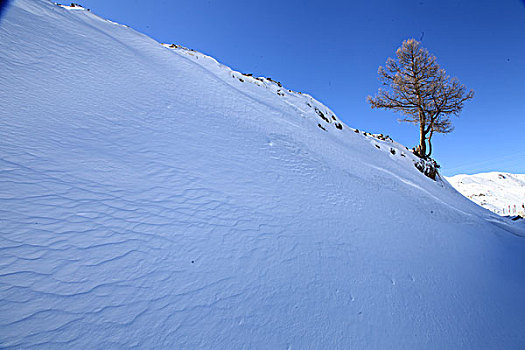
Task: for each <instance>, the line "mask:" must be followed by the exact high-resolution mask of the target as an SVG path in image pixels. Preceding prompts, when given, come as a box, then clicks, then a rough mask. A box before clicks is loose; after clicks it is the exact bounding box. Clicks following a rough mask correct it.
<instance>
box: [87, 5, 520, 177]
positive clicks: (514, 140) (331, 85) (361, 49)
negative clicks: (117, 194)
mask: <svg viewBox="0 0 525 350" xmlns="http://www.w3.org/2000/svg"><path fill="white" fill-rule="evenodd" d="M79 1H81V2H80V3H81V4H82V5H84V6H85V7H88V8H90V9H91V10H92V11H93V12H94V13H96V14H98V15H100V16H102V17H105V18H108V19H111V20H113V21H116V22H119V23H122V24H127V25H129V26H131V27H132V28H134V29H136V30H138V31H140V32H142V33H145V34H147V35H149V36H151V37H153V38H154V39H156V40H157V41H159V42H169V43H177V44H181V45H184V46H187V47H190V48H193V49H196V50H198V51H201V52H203V53H206V54H208V55H211V56H213V57H215V58H216V59H217V60H219V61H220V62H222V63H224V64H226V65H228V66H230V67H232V68H233V69H235V70H239V71H242V72H245V73H254V74H255V75H262V76H269V77H272V78H274V79H276V80H279V81H281V82H282V83H283V84H284V85H285V86H286V87H287V88H291V89H293V90H297V91H304V92H308V93H310V94H311V95H313V96H314V97H315V98H317V99H318V100H320V101H322V102H323V103H325V104H326V105H327V106H329V107H330V108H331V109H332V110H333V111H334V112H335V113H336V114H337V115H338V116H339V117H340V118H341V119H342V120H343V121H344V122H345V123H347V124H348V125H349V126H351V127H355V128H358V129H362V130H367V131H370V132H374V133H379V132H380V133H384V134H388V135H390V136H392V137H393V138H394V139H395V140H396V141H399V142H401V143H403V144H405V145H406V146H409V147H412V146H414V145H416V144H417V142H418V130H417V129H416V128H415V127H414V126H412V125H409V124H406V123H398V122H397V118H398V115H396V114H394V113H392V112H389V111H378V110H372V109H371V108H370V107H369V105H368V104H367V102H366V96H367V95H369V94H374V93H375V92H376V90H377V88H378V87H379V82H378V81H377V68H378V66H379V65H383V64H384V62H385V60H386V59H387V58H388V57H393V56H394V52H395V50H396V49H397V48H398V47H399V46H400V44H401V42H402V41H403V40H404V39H407V38H411V37H413V38H416V39H421V38H422V42H423V46H425V47H426V48H428V49H429V51H430V52H431V53H433V54H435V55H436V56H437V58H438V62H439V63H440V64H441V66H442V67H444V68H445V69H446V70H447V71H448V73H449V74H450V75H452V76H457V77H458V78H459V79H460V81H461V82H462V83H463V84H465V85H466V86H467V88H472V89H474V90H475V92H476V96H475V98H474V100H472V101H470V102H468V103H467V104H466V106H465V109H464V110H463V113H462V114H461V116H460V117H459V118H455V120H454V124H455V128H456V129H455V131H454V132H452V133H451V134H447V135H435V137H434V142H433V144H434V157H435V158H436V159H437V161H438V162H439V163H440V164H441V165H442V173H444V174H445V175H454V174H457V173H476V172H484V171H508V172H514V173H525V2H524V1H520V0H477V1H474V0H471V1H467V0H440V1H430V0H401V1H391V0H366V1H365V0H363V1H351V0H347V1H329V0H323V1H317V0H316V1H305V0H303V1H296V0H285V1H283V0H264V1H259V0H253V1H251V0H220V1H219V0H202V1H200V0H174V1H169V0H148V1H143V0H79Z"/></svg>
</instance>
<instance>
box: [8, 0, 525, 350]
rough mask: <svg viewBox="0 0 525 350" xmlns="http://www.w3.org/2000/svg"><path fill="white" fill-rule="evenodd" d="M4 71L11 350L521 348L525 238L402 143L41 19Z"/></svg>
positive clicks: (78, 18)
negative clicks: (428, 171) (419, 164)
mask: <svg viewBox="0 0 525 350" xmlns="http://www.w3.org/2000/svg"><path fill="white" fill-rule="evenodd" d="M174 40H176V38H174ZM0 67H1V68H0V69H1V74H0V91H1V93H0V105H1V106H2V108H1V109H0V174H1V176H0V210H1V216H0V252H1V254H0V348H16V349H19V348H23V349H26V348H69V349H113V348H131V347H135V348H141V349H152V348H165V349H196V348H199V349H309V348H311V349H363V348H367V349H394V348H395V349H407V348H417V349H432V348H434V349H459V348H470V349H478V348H493V349H494V348H513V349H517V348H523V347H525V333H524V332H523V327H522V325H523V324H524V323H525V298H524V297H523V296H524V295H525V238H524V237H523V236H525V227H524V226H523V225H522V224H521V223H516V222H511V221H510V220H507V219H506V218H502V217H499V216H497V215H494V214H492V213H491V212H489V211H486V210H483V209H482V208H479V206H477V205H476V204H474V203H472V202H471V201H469V200H468V199H466V198H465V197H463V196H461V195H460V194H459V193H458V192H457V191H456V190H454V188H452V187H451V186H450V185H449V184H448V182H446V181H444V180H441V179H439V178H438V179H437V181H433V180H431V179H429V178H427V177H426V176H424V175H423V174H422V173H420V172H419V171H418V170H417V169H416V168H415V167H414V162H415V161H417V160H416V159H415V158H414V156H413V155H412V154H411V153H410V152H409V151H407V149H406V148H405V147H404V146H402V145H399V144H397V143H394V142H392V141H390V140H389V139H388V138H384V137H373V136H372V135H369V134H366V135H365V134H363V133H362V132H359V131H357V130H354V129H352V128H350V127H348V126H346V125H344V124H343V123H342V122H341V121H340V120H339V118H338V117H337V116H336V115H335V114H334V113H333V112H332V111H330V109H328V108H327V107H326V106H324V105H323V104H322V103H320V102H318V101H316V100H314V99H313V98H312V97H310V96H308V95H306V94H300V93H296V92H292V91H289V90H287V89H286V88H285V87H284V86H282V85H283V84H281V83H278V82H276V81H274V80H270V79H266V78H258V77H252V76H248V75H243V74H241V73H237V72H235V71H232V70H230V69H229V68H227V67H225V66H223V65H221V64H219V63H217V61H215V60H214V59H212V58H210V57H207V56H206V55H203V54H201V53H198V52H195V51H191V50H187V49H184V48H181V47H179V46H176V45H174V46H172V45H162V44H160V43H158V42H156V41H154V40H152V39H151V38H148V37H146V36H144V35H142V34H140V33H137V32H135V31H134V30H132V29H131V28H128V27H126V26H122V25H118V24H115V23H113V22H110V21H107V20H104V19H101V18H99V17H97V16H96V15H95V14H93V13H92V12H89V11H87V10H84V9H82V8H78V7H72V8H71V7H61V6H57V5H54V4H53V3H52V2H49V1H47V0H14V1H13V2H12V3H11V4H10V5H9V6H8V7H7V8H6V9H5V10H4V12H3V18H1V19H0ZM381 139H384V140H381Z"/></svg>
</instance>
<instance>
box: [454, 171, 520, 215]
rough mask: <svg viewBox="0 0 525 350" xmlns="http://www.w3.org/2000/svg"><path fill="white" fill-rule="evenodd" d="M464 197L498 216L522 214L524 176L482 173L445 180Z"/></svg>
mask: <svg viewBox="0 0 525 350" xmlns="http://www.w3.org/2000/svg"><path fill="white" fill-rule="evenodd" d="M447 180H448V182H450V184H451V185H452V186H454V187H455V188H456V189H457V190H458V191H459V192H460V193H461V194H463V195H464V196H465V197H467V198H470V199H471V200H472V201H474V202H475V203H477V204H479V205H481V206H482V207H484V208H487V209H489V210H491V211H493V212H495V213H497V214H500V215H512V214H518V213H519V212H523V207H522V206H523V205H525V174H510V173H498V172H492V173H482V174H474V175H463V174H462V175H456V176H452V177H448V178H447Z"/></svg>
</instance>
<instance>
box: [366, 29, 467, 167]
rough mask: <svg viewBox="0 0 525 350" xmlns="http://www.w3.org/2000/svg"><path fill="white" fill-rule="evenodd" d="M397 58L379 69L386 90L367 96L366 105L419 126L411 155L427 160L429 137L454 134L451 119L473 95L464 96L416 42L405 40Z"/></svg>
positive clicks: (462, 91)
mask: <svg viewBox="0 0 525 350" xmlns="http://www.w3.org/2000/svg"><path fill="white" fill-rule="evenodd" d="M396 56H397V60H394V59H392V58H389V59H388V60H387V61H386V65H385V68H383V67H379V69H378V74H379V80H380V81H381V82H382V83H383V85H384V86H387V87H388V88H387V89H386V90H384V89H381V88H380V89H379V91H378V92H377V94H376V96H374V97H372V96H368V102H369V103H370V105H371V107H372V108H384V109H392V110H394V111H395V112H399V113H401V114H402V115H403V118H402V119H400V121H403V122H409V123H414V124H419V145H418V146H417V147H416V148H415V150H414V153H415V154H417V155H418V156H419V157H421V158H428V157H430V155H431V154H432V141H431V140H432V135H433V134H434V133H449V132H451V131H452V130H453V127H452V122H451V121H450V116H451V115H456V116H457V115H459V113H460V112H461V110H462V109H463V103H464V102H465V101H467V100H469V99H471V98H472V97H474V91H472V90H470V91H469V92H467V91H466V88H465V86H463V85H461V84H460V83H459V81H458V80H457V78H450V77H449V76H448V75H447V73H446V72H445V70H444V69H442V68H440V67H439V65H438V64H437V62H436V57H435V56H432V55H431V54H429V52H428V51H427V50H426V49H424V48H422V47H421V44H420V43H419V42H418V41H416V40H415V39H408V40H405V41H404V42H403V45H401V47H400V48H399V49H397V51H396ZM427 142H428V147H427Z"/></svg>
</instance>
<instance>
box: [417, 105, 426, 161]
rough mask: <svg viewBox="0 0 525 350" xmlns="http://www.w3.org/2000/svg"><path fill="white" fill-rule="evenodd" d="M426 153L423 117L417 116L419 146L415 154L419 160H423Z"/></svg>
mask: <svg viewBox="0 0 525 350" xmlns="http://www.w3.org/2000/svg"><path fill="white" fill-rule="evenodd" d="M426 153H427V143H426V133H425V117H424V116H423V115H422V114H421V112H420V115H419V146H417V149H416V154H417V155H418V156H419V157H420V158H425V156H426Z"/></svg>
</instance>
